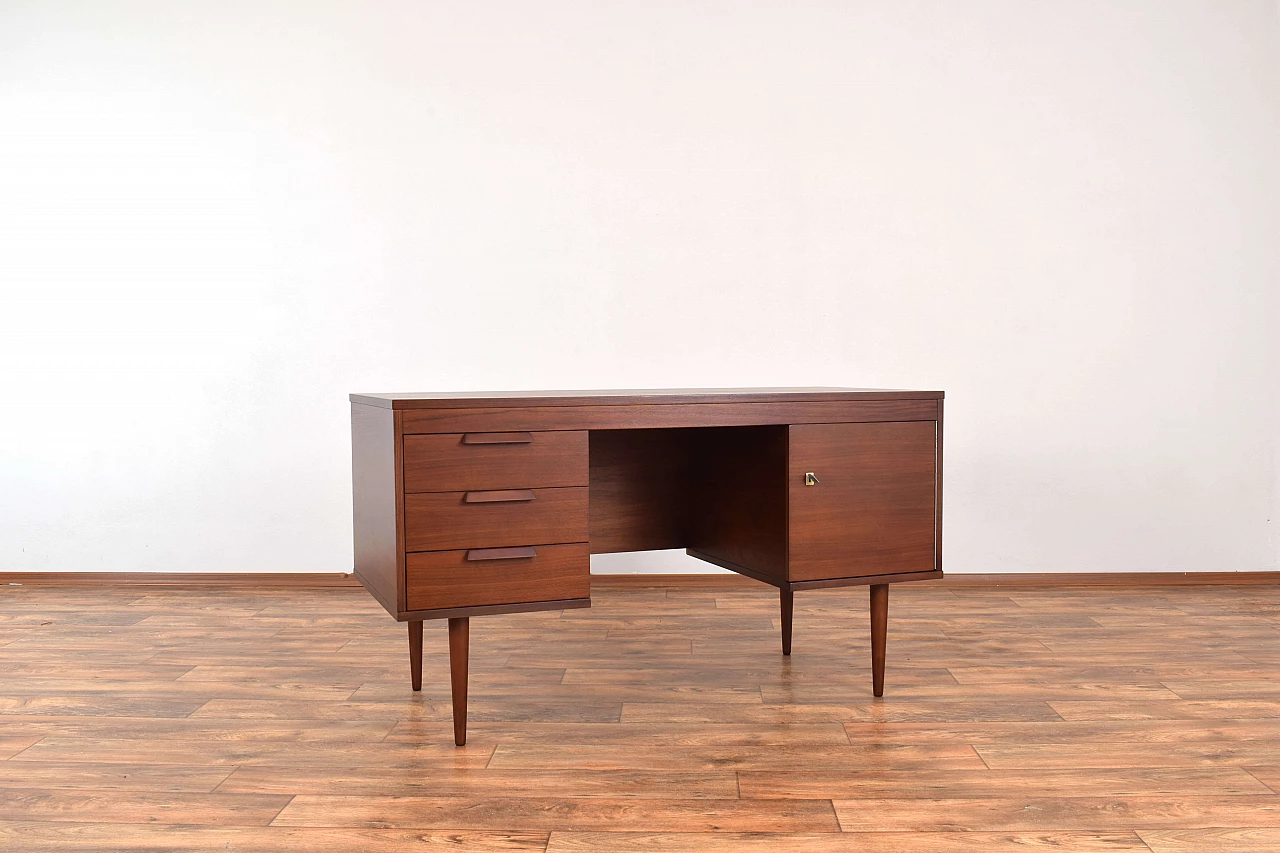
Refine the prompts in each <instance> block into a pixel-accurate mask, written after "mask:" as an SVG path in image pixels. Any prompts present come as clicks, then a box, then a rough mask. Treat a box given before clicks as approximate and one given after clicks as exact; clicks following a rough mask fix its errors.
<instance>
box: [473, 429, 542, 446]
mask: <svg viewBox="0 0 1280 853" xmlns="http://www.w3.org/2000/svg"><path fill="white" fill-rule="evenodd" d="M462 443H463V444H533V433H531V432H469V433H467V434H466V435H464V436H462Z"/></svg>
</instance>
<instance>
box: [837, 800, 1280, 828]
mask: <svg viewBox="0 0 1280 853" xmlns="http://www.w3.org/2000/svg"><path fill="white" fill-rule="evenodd" d="M834 804H835V808H836V814H837V815H839V817H840V826H841V828H842V829H843V830H844V831H846V832H874V831H875V830H877V829H878V828H880V827H882V826H884V825H885V824H886V823H888V824H890V825H893V826H895V827H899V828H901V829H911V830H915V831H919V832H947V831H954V830H965V831H968V832H1031V831H1035V830H1046V829H1052V830H1072V829H1074V830H1093V831H1097V830H1122V831H1123V830H1125V829H1129V828H1131V827H1135V826H1140V827H1143V828H1144V829H1161V828H1186V827H1213V826H1241V827H1243V826H1249V827H1269V828H1280V795H1277V794H1270V795H1253V796H1231V797H1222V796H1213V797H1210V796H1205V797H1199V796H1188V797H1174V796H1168V795H1165V796H1159V797H1125V798H1124V799H1117V798H1115V797H1031V796H1026V797H1015V796H1007V797H1002V798H997V799H981V798H974V797H967V798H965V799H921V798H911V799H875V798H869V797H863V798H859V799H857V800H835V801H834Z"/></svg>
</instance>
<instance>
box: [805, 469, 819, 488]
mask: <svg viewBox="0 0 1280 853" xmlns="http://www.w3.org/2000/svg"><path fill="white" fill-rule="evenodd" d="M804 484H805V485H806V486H816V485H818V475H817V474H815V473H813V472H812V471H806V472H805V475H804Z"/></svg>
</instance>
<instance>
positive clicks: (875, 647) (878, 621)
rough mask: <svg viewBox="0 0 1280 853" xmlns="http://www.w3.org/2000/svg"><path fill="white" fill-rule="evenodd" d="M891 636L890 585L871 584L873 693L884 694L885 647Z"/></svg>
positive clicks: (875, 694) (876, 694)
mask: <svg viewBox="0 0 1280 853" xmlns="http://www.w3.org/2000/svg"><path fill="white" fill-rule="evenodd" d="M888 636H889V585H888V584H887V583H873V584H871V693H872V695H874V696H883V695H884V649H885V644H886V642H887V640H888Z"/></svg>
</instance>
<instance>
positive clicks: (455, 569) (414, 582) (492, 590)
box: [405, 544, 591, 610]
mask: <svg viewBox="0 0 1280 853" xmlns="http://www.w3.org/2000/svg"><path fill="white" fill-rule="evenodd" d="M522 550H526V551H532V552H533V556H521V557H516V558H510V557H507V558H501V557H502V555H501V554H499V555H496V556H499V557H500V558H499V559H484V557H486V556H487V555H486V554H484V553H479V554H477V553H476V552H475V551H433V552H428V553H423V554H409V555H408V556H407V557H406V559H405V575H406V583H405V588H406V591H407V594H408V605H409V609H410V610H440V609H444V608H449V607H483V606H485V605H492V604H524V603H527V602H533V601H562V600H564V599H567V598H588V597H590V595H591V562H590V560H591V558H590V556H589V555H588V551H589V549H588V547H587V546H586V545H585V544H581V545H544V546H539V547H536V548H530V549H522ZM469 555H470V559H468V556H469ZM477 557H479V558H481V559H476V558H477Z"/></svg>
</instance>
